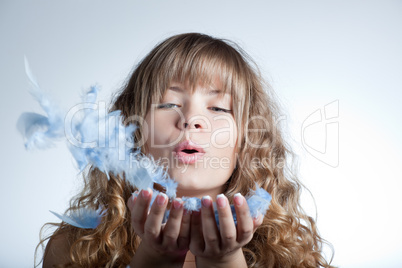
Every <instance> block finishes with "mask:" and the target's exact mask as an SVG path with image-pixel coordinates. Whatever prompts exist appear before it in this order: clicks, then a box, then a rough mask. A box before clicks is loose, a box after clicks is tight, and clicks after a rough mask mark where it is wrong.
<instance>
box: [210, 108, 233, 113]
mask: <svg viewBox="0 0 402 268" xmlns="http://www.w3.org/2000/svg"><path fill="white" fill-rule="evenodd" d="M209 109H210V110H211V111H214V112H224V113H231V112H232V110H228V109H224V108H219V107H210V108H209Z"/></svg>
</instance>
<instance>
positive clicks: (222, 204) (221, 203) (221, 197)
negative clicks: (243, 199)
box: [216, 194, 226, 208]
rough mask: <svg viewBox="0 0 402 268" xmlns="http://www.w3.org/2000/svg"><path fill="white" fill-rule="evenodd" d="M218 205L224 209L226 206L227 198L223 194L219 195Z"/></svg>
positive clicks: (217, 198)
mask: <svg viewBox="0 0 402 268" xmlns="http://www.w3.org/2000/svg"><path fill="white" fill-rule="evenodd" d="M216 204H217V205H218V207H219V208H224V207H225V206H226V197H225V196H224V195H223V194H219V195H218V196H217V197H216Z"/></svg>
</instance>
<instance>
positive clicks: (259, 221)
mask: <svg viewBox="0 0 402 268" xmlns="http://www.w3.org/2000/svg"><path fill="white" fill-rule="evenodd" d="M263 221H264V215H262V214H258V216H257V217H256V218H253V225H254V227H253V233H254V232H255V230H257V228H258V227H260V226H261V224H262V222H263Z"/></svg>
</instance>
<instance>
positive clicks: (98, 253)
mask: <svg viewBox="0 0 402 268" xmlns="http://www.w3.org/2000/svg"><path fill="white" fill-rule="evenodd" d="M253 66H254V65H253V64H252V61H251V59H250V58H249V57H248V56H247V55H246V54H245V53H244V52H243V51H242V50H241V49H240V48H238V47H237V46H236V45H234V44H231V43H230V42H228V41H225V40H220V39H216V38H213V37H210V36H207V35H203V34H197V33H190V34H181V35H177V36H173V37H171V38H168V39H167V40H165V41H163V42H162V43H160V44H159V45H158V46H156V47H155V48H154V49H153V50H152V51H151V52H150V53H149V54H148V55H147V56H146V57H145V58H144V59H143V60H142V61H141V62H140V63H139V64H138V66H137V67H136V68H135V70H134V73H133V74H132V76H131V78H130V79H129V81H128V83H127V85H126V86H125V87H124V89H123V91H122V92H121V93H120V94H119V96H118V97H117V98H116V100H115V102H114V106H113V110H121V111H122V114H123V116H124V118H126V119H127V120H126V122H125V123H130V122H129V121H130V120H131V118H134V117H135V118H136V123H137V125H139V129H138V130H137V131H136V132H135V141H136V143H137V146H139V147H141V151H142V153H144V154H149V155H151V156H152V157H153V158H155V159H156V160H159V161H160V163H161V164H162V165H163V166H164V167H166V170H167V171H168V173H169V175H170V176H171V177H172V178H174V179H175V180H176V181H177V182H178V188H177V196H178V198H176V199H174V200H172V202H169V200H168V198H167V196H166V195H165V194H163V193H160V194H158V195H157V197H156V198H155V202H153V203H152V205H150V204H151V199H152V197H153V192H152V190H151V189H148V190H142V191H141V192H139V193H138V192H135V193H134V194H132V193H133V192H134V191H135V190H136V189H134V188H133V187H132V186H130V184H128V183H127V181H126V180H125V178H124V176H113V174H109V176H110V178H109V179H108V178H107V176H106V174H104V173H102V172H100V171H99V170H98V169H96V168H91V169H89V171H88V172H87V173H86V176H85V187H84V189H83V190H82V192H81V193H80V194H79V195H78V196H77V197H76V198H75V199H73V200H72V203H71V206H70V208H69V210H74V209H77V208H80V207H95V208H98V207H100V206H103V207H105V208H107V212H106V215H105V216H104V219H103V221H102V223H101V224H100V225H99V226H98V227H97V228H95V229H80V228H76V227H73V226H71V225H68V224H66V223H64V222H62V223H60V224H57V226H58V228H57V230H56V231H55V232H54V233H53V234H52V235H51V236H50V240H49V242H48V244H47V246H46V250H45V254H44V258H43V266H44V267H53V266H54V265H62V266H64V267H68V266H70V267H126V266H127V265H130V266H131V267H318V266H324V267H329V264H328V263H327V262H326V260H325V259H324V257H323V255H322V252H321V246H322V243H323V242H324V241H323V239H322V238H321V237H320V236H319V234H318V231H317V227H316V225H315V222H314V220H313V219H312V218H311V217H309V216H307V215H306V214H305V213H304V212H303V210H302V208H301V207H300V189H301V184H300V183H299V182H298V180H297V178H296V177H295V176H294V175H293V173H291V171H290V170H289V168H288V167H287V166H286V164H287V163H288V162H289V161H288V159H289V157H291V156H292V153H291V151H290V150H289V148H288V147H287V146H286V144H285V142H284V140H283V136H282V135H283V134H282V133H281V131H280V129H279V127H278V126H277V125H276V119H277V117H278V116H279V111H278V108H277V106H276V104H275V102H274V100H273V98H272V93H270V92H269V91H268V90H269V88H268V87H267V86H266V85H265V84H264V82H263V80H262V78H261V76H260V74H259V72H258V70H257V69H256V68H255V67H253ZM138 118H140V119H144V120H138ZM256 184H257V185H258V186H260V187H262V188H263V189H265V190H267V191H268V192H269V193H270V194H271V195H272V201H271V205H270V207H269V210H268V212H267V213H266V215H265V216H262V215H259V216H258V217H255V218H252V217H251V216H250V213H249V209H248V206H247V203H246V202H245V199H244V195H246V194H247V193H248V192H249V191H250V189H253V188H255V185H256ZM222 193H223V194H222ZM183 196H192V197H199V198H202V208H201V210H200V211H199V212H193V213H188V212H187V211H185V210H184V209H183V200H182V199H181V198H180V197H183ZM213 202H216V205H215V206H216V210H217V211H218V215H219V217H218V218H219V227H218V225H217V223H216V221H215V216H214V208H213V206H214V205H213ZM230 204H234V207H235V211H236V215H237V223H235V222H234V220H233V217H232V212H231V207H230ZM167 209H170V215H169V218H168V220H167V222H166V223H164V224H162V221H163V217H164V214H165V211H166V210H167ZM48 238H49V237H48ZM44 240H46V239H44ZM44 240H43V241H42V242H41V243H43V242H44Z"/></svg>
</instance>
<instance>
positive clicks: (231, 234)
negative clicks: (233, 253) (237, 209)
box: [216, 194, 236, 248]
mask: <svg viewBox="0 0 402 268" xmlns="http://www.w3.org/2000/svg"><path fill="white" fill-rule="evenodd" d="M216 208H217V210H218V215H219V230H220V236H221V240H222V247H225V248H232V247H233V246H234V244H236V225H235V223H234V220H233V215H232V211H231V208H230V205H229V201H228V199H227V197H226V196H225V195H223V194H220V195H218V196H217V197H216Z"/></svg>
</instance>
